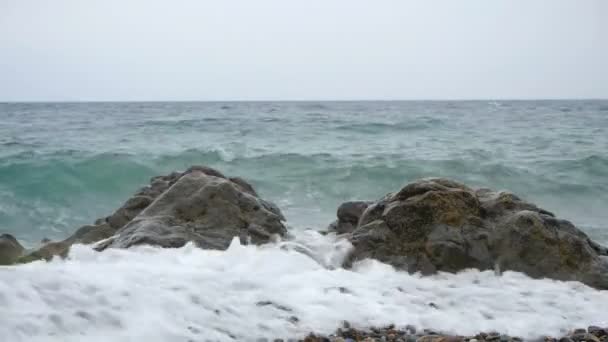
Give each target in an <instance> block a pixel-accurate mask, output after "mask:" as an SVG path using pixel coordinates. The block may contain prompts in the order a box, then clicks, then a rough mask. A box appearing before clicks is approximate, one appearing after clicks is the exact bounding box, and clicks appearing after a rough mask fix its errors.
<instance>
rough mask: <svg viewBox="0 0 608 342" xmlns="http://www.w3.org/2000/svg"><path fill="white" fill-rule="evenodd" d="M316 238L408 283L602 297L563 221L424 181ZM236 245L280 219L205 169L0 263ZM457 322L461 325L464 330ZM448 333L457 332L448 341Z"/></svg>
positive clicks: (515, 201)
mask: <svg viewBox="0 0 608 342" xmlns="http://www.w3.org/2000/svg"><path fill="white" fill-rule="evenodd" d="M325 232H326V233H328V232H331V233H335V234H337V235H338V236H340V237H343V238H345V239H348V240H349V241H350V243H351V244H352V246H353V248H352V251H351V253H350V255H349V256H348V257H347V258H346V259H345V261H344V264H343V266H344V267H345V268H349V267H352V266H353V265H354V264H356V263H357V262H358V261H361V260H363V259H367V258H371V259H376V260H379V261H382V262H384V263H387V264H389V265H392V266H393V267H395V268H396V269H400V270H404V271H407V272H410V273H419V274H422V275H431V274H435V273H437V272H459V271H461V270H466V269H471V268H474V269H479V270H495V271H496V273H497V274H500V273H501V272H503V271H506V270H509V271H517V272H521V273H524V274H526V275H528V276H530V277H533V278H550V279H556V280H568V281H578V282H581V283H584V284H586V285H588V286H591V287H594V288H596V289H601V290H606V289H608V261H607V259H606V256H607V255H608V249H606V248H605V247H603V246H601V245H599V244H598V243H596V242H594V241H592V240H591V239H590V238H589V237H588V236H587V235H586V234H585V233H584V232H583V231H581V230H580V229H578V228H577V227H576V226H575V225H574V224H572V223H571V222H569V221H566V220H563V219H559V218H558V217H557V216H556V215H555V214H553V213H551V212H549V211H547V210H544V209H542V208H539V207H538V206H536V205H534V204H532V203H529V202H526V201H524V200H522V199H521V198H520V197H518V196H516V195H514V194H512V193H509V192H505V191H493V190H490V189H473V188H471V187H468V186H466V185H464V184H461V183H458V182H455V181H452V180H447V179H442V178H427V179H421V180H417V181H415V182H413V183H410V184H408V185H406V186H404V187H402V188H401V189H399V190H397V191H396V192H394V193H389V194H387V195H385V196H383V197H382V198H380V199H378V200H375V201H354V202H346V203H343V204H342V205H341V206H340V207H339V208H338V210H337V220H336V221H335V222H334V223H332V224H330V225H329V227H328V228H327V230H326V231H325ZM234 237H238V238H239V240H240V242H241V244H255V245H261V244H266V243H273V242H274V241H277V240H289V239H290V234H289V231H288V229H287V225H286V222H285V217H284V216H283V214H282V213H281V210H280V209H279V208H278V207H277V206H276V205H275V204H273V203H271V202H269V201H267V200H265V199H263V198H261V197H260V196H259V195H258V193H257V192H256V191H255V189H254V188H253V186H252V185H251V184H249V183H248V182H247V181H245V180H243V179H241V178H238V177H227V176H225V175H223V174H222V173H221V172H219V171H217V170H214V169H212V168H209V167H204V166H193V167H191V168H189V169H188V170H186V171H185V172H174V173H171V174H169V175H165V176H158V177H154V178H152V179H151V180H150V184H149V185H148V186H146V187H144V188H142V189H140V190H139V191H137V192H136V193H135V194H134V195H133V196H132V197H131V198H129V199H128V200H127V201H126V202H125V203H124V204H123V205H122V206H121V207H120V208H118V209H117V210H116V211H115V212H114V213H112V214H111V215H108V216H106V217H103V218H100V219H97V220H96V221H95V222H94V223H93V224H91V225H86V226H83V227H81V228H79V229H77V230H76V232H75V233H74V234H73V235H71V236H70V237H68V238H67V239H65V240H63V241H44V242H43V243H42V244H41V245H40V246H39V247H37V248H35V249H32V250H26V249H25V248H23V247H22V246H21V244H20V243H19V242H18V241H17V239H15V238H14V237H13V236H11V235H8V234H3V235H0V264H5V265H6V264H19V263H26V262H31V261H34V260H41V259H45V260H49V259H51V258H53V257H55V256H58V257H66V256H68V254H69V250H70V247H71V246H72V245H74V244H88V245H91V246H92V247H93V248H94V249H95V250H97V251H99V252H103V251H104V250H107V249H112V248H129V247H132V246H137V245H151V246H158V247H163V248H176V247H182V246H184V245H185V244H187V243H193V244H194V245H195V246H197V247H199V248H202V249H215V250H225V249H227V248H228V246H229V245H230V242H231V241H232V239H233V238H234ZM463 324H466V322H463ZM456 333H457V332H456ZM543 340H544V341H560V342H569V341H575V342H577V341H592V342H598V341H608V329H605V328H599V327H589V328H588V329H577V330H574V331H572V332H571V333H569V334H567V335H565V336H560V337H546V338H543ZM302 341H306V342H317V341H407V342H414V341H418V342H448V341H449V342H456V341H472V342H482V341H496V342H498V341H500V342H508V341H521V339H520V338H518V337H511V336H507V335H503V334H500V333H497V332H487V333H480V334H478V335H476V336H455V335H446V334H441V333H436V332H432V331H428V330H423V331H417V330H416V329H415V328H414V327H407V328H405V329H397V328H395V327H393V326H390V327H385V328H378V329H375V328H373V329H369V330H357V329H353V328H351V327H350V325H349V324H345V326H344V327H342V328H340V329H338V330H337V331H336V332H335V333H334V334H332V335H329V336H317V335H314V334H311V335H309V336H308V337H305V338H303V339H302Z"/></svg>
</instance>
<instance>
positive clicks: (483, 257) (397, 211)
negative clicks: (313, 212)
mask: <svg viewBox="0 0 608 342" xmlns="http://www.w3.org/2000/svg"><path fill="white" fill-rule="evenodd" d="M348 237H349V238H350V240H351V242H352V243H353V245H354V250H353V253H352V255H351V257H350V258H349V259H348V260H347V265H349V264H351V263H352V262H354V261H356V260H360V259H364V258H374V259H378V260H380V261H383V262H386V263H389V264H391V265H393V266H395V267H397V268H399V269H405V270H407V271H409V272H421V273H423V274H431V273H434V272H436V271H447V272H457V271H460V270H463V269H467V268H477V269H482V270H485V269H493V268H497V269H499V270H513V271H519V272H524V273H526V274H528V275H530V276H532V277H536V278H544V277H547V278H553V279H559V280H577V281H581V282H583V283H585V284H587V285H590V286H593V287H596V288H601V289H608V262H607V261H606V259H605V258H604V257H603V256H605V255H608V253H607V250H606V248H604V247H601V246H600V245H598V244H597V243H595V242H593V241H591V240H590V239H589V237H588V236H587V235H586V234H585V233H583V232H582V231H581V230H579V229H578V228H576V227H575V226H574V225H573V224H572V223H570V222H568V221H566V220H561V219H558V218H556V217H555V216H554V215H553V214H552V213H550V212H548V211H546V210H543V209H541V208H538V207H537V206H536V205H534V204H531V203H528V202H525V201H523V200H522V199H520V198H519V197H517V196H515V195H513V194H511V193H508V192H496V191H492V190H488V189H479V190H473V189H471V188H469V187H467V186H465V185H464V184H460V183H458V182H454V181H451V180H447V179H441V178H428V179H422V180H418V181H416V182H414V183H411V184H408V185H406V186H405V187H403V188H402V189H401V190H400V191H398V192H396V193H391V194H388V195H386V196H385V197H383V198H381V199H380V200H378V201H376V202H374V203H373V204H371V205H369V206H368V207H367V208H366V209H365V211H364V212H363V213H362V214H361V215H360V217H359V219H358V222H357V223H356V225H355V228H354V229H353V231H352V232H351V233H349V234H348Z"/></svg>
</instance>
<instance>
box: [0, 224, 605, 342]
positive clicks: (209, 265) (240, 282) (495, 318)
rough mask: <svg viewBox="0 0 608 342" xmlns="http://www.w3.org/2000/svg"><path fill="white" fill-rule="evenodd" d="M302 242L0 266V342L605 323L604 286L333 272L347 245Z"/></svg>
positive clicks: (310, 238) (528, 332)
mask: <svg viewBox="0 0 608 342" xmlns="http://www.w3.org/2000/svg"><path fill="white" fill-rule="evenodd" d="M297 240H298V241H299V244H294V243H289V244H278V245H272V246H263V247H254V246H241V245H240V244H238V242H237V241H236V240H235V241H234V242H233V244H232V245H231V246H230V248H229V249H228V250H227V251H224V252H220V251H205V250H200V249H197V248H194V247H193V246H186V247H184V248H181V249H157V248H151V247H143V248H137V249H131V250H108V251H105V252H103V253H97V252H94V251H92V250H91V249H90V248H88V247H85V246H74V248H73V250H72V252H71V255H70V258H69V259H68V260H65V261H63V260H54V261H52V262H50V263H45V262H35V263H31V264H27V265H21V266H17V267H1V268H0V341H11V342H21V341H28V342H29V341H61V342H65V341H87V342H96V341H99V342H101V341H104V342H105V341H148V342H157V341H172V342H173V341H184V342H186V341H207V340H211V341H216V340H218V341H224V340H226V341H229V340H239V341H247V340H251V339H255V338H260V337H267V338H275V337H281V338H292V337H293V338H295V337H301V336H303V335H305V334H306V333H308V332H310V331H317V332H324V333H329V332H331V331H333V330H334V329H335V328H336V327H338V326H339V325H340V322H341V321H342V320H348V321H350V322H351V323H352V324H354V325H355V326H359V327H366V326H379V325H385V324H388V323H395V324H397V325H398V326H404V325H406V324H412V325H415V326H417V327H419V328H433V329H436V330H444V331H450V332H455V333H460V334H473V333H476V332H479V331H489V330H497V331H500V332H504V333H508V334H511V335H518V336H522V337H534V336H538V335H540V334H559V333H562V332H564V331H565V330H567V329H571V328H573V327H585V326H587V325H589V324H597V325H603V326H606V325H608V311H606V307H608V292H606V291H597V290H594V289H591V288H589V287H587V286H584V285H582V284H580V283H576V282H557V281H550V280H533V279H530V278H528V277H526V276H524V275H522V274H518V273H512V272H507V273H505V274H504V275H503V276H500V277H497V276H495V275H494V274H493V272H478V271H467V272H462V273H460V274H455V275H454V274H440V275H437V276H433V277H419V276H416V275H408V274H406V273H403V272H396V271H394V270H393V269H392V268H391V267H389V266H387V265H384V264H381V263H379V262H375V261H364V262H362V263H359V264H358V265H357V266H356V267H355V269H354V270H353V271H349V270H344V269H341V268H334V267H332V266H335V265H337V264H339V262H340V259H341V257H342V256H343V255H344V253H345V250H346V248H347V247H348V244H347V243H346V242H344V241H339V240H338V241H336V240H335V239H334V238H333V237H331V236H330V237H322V236H321V235H319V234H316V233H312V232H305V233H300V234H299V236H298V237H297ZM294 246H298V247H297V248H292V247H294ZM301 251H305V253H302V252H301ZM307 254H310V255H314V256H315V257H314V259H316V260H313V258H310V257H309V256H307ZM431 303H432V304H431ZM296 318H297V319H296ZM231 336H233V337H234V339H233V338H232V337H231Z"/></svg>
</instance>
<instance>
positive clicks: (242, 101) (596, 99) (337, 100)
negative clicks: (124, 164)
mask: <svg viewBox="0 0 608 342" xmlns="http://www.w3.org/2000/svg"><path fill="white" fill-rule="evenodd" d="M607 100H608V97H606V98H593V97H590V98H566V97H564V98H442V99H440V98H437V99H432V98H427V99H285V100H141V99H136V100H9V101H5V100H0V104H10V103H172V102H173V103H177V102H182V103H183V102H190V103H223V102H232V103H234V102H236V103H253V102H486V101H488V102H491V101H513V102H516V101H522V102H523V101H607Z"/></svg>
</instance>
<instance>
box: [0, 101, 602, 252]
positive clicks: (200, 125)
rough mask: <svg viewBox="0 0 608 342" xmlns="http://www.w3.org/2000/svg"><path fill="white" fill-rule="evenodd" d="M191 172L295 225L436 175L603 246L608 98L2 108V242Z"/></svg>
mask: <svg viewBox="0 0 608 342" xmlns="http://www.w3.org/2000/svg"><path fill="white" fill-rule="evenodd" d="M192 164H204V165H208V166H211V167H215V168H218V169H219V170H221V171H222V172H224V173H226V174H228V175H238V176H241V177H244V178H246V179H248V180H250V181H251V182H252V183H253V184H254V186H255V187H256V188H257V189H258V190H259V192H260V193H261V194H262V195H263V196H264V197H266V198H268V199H270V200H273V201H275V202H276V203H277V204H278V205H279V206H280V207H281V209H282V210H283V211H284V212H285V214H286V216H287V219H288V223H289V224H291V225H292V226H294V227H295V228H296V229H297V228H303V227H318V228H321V227H324V226H326V225H327V224H328V223H329V222H330V221H332V220H333V217H334V215H335V210H336V208H337V206H338V205H339V204H340V203H341V202H343V201H345V200H349V199H375V198H378V197H379V196H381V195H383V194H384V193H386V192H389V191H393V190H396V189H398V188H399V187H400V186H401V185H403V184H405V183H407V182H408V181H411V180H413V179H416V178H419V177H426V176H445V177H451V178H454V179H457V180H460V181H462V182H465V183H467V184H470V185H473V186H483V187H490V188H496V189H507V190H511V191H513V192H515V193H517V194H519V195H520V196H522V197H524V198H526V199H528V200H530V201H533V202H535V203H537V204H538V205H540V206H542V207H544V208H546V209H548V210H550V211H553V212H555V213H556V214H557V215H558V216H560V217H563V218H567V219H570V220H572V221H573V222H574V223H575V224H577V225H578V226H579V227H581V228H582V229H584V230H585V231H587V232H588V233H589V234H590V235H591V236H593V237H594V238H596V239H598V240H600V241H602V242H604V243H606V242H608V101H497V102H493V101H464V102H426V101H421V102H251V103H247V102H235V103H161V102H154V103H50V104H49V103H46V104H45V103H31V104H25V103H23V104H19V103H9V104H0V232H9V233H12V234H14V235H15V236H16V237H17V238H18V239H20V240H22V241H25V242H26V243H29V244H35V243H37V242H38V241H39V240H40V239H42V238H43V237H49V238H53V239H55V238H62V237H65V236H66V235H68V234H69V233H70V232H72V231H73V230H74V229H75V228H77V227H78V226H80V225H82V224H86V223H91V222H92V221H94V220H95V219H96V218H98V217H101V216H104V215H106V214H109V213H111V212H112V211H113V210H114V209H116V208H117V207H118V206H120V205H121V204H122V202H123V201H124V200H125V199H126V198H127V197H128V196H129V195H130V194H131V193H133V192H134V191H136V190H137V189H138V188H139V187H141V186H143V185H145V184H147V182H148V179H149V178H150V177H152V176H154V175H158V174H163V173H168V172H170V171H173V170H183V169H185V168H187V167H188V166H190V165H192Z"/></svg>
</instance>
